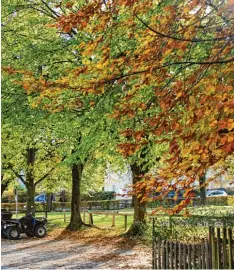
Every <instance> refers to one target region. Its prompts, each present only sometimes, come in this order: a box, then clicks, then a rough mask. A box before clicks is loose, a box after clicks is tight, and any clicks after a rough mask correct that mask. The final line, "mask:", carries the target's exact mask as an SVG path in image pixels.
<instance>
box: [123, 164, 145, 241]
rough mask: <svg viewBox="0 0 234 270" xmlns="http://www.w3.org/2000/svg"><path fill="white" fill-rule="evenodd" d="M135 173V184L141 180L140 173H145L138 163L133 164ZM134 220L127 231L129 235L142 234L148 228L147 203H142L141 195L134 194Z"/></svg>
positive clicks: (133, 172)
mask: <svg viewBox="0 0 234 270" xmlns="http://www.w3.org/2000/svg"><path fill="white" fill-rule="evenodd" d="M131 169H132V174H133V184H136V183H137V182H139V181H140V175H142V174H143V172H142V170H141V168H140V167H139V166H137V165H135V164H134V165H131ZM133 207H134V221H133V224H132V225H131V227H130V228H129V230H128V231H127V233H126V234H125V235H126V236H127V237H135V236H142V235H143V234H144V232H145V229H146V220H145V216H146V203H145V202H144V203H141V197H140V198H138V197H137V195H133Z"/></svg>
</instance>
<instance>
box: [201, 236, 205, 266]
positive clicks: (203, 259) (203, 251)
mask: <svg viewBox="0 0 234 270" xmlns="http://www.w3.org/2000/svg"><path fill="white" fill-rule="evenodd" d="M201 259H202V269H206V261H205V260H206V256H205V240H204V239H202V242H201Z"/></svg>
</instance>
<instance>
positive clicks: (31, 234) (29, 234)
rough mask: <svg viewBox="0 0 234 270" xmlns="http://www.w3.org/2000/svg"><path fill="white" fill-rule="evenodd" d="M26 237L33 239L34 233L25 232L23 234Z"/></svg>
mask: <svg viewBox="0 0 234 270" xmlns="http://www.w3.org/2000/svg"><path fill="white" fill-rule="evenodd" d="M25 234H26V235H27V236H28V237H34V236H35V233H34V232H26V233H25Z"/></svg>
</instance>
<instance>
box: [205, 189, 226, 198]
mask: <svg viewBox="0 0 234 270" xmlns="http://www.w3.org/2000/svg"><path fill="white" fill-rule="evenodd" d="M206 196H207V197H215V196H228V194H227V192H226V191H224V190H219V189H217V190H209V191H207V192H206Z"/></svg>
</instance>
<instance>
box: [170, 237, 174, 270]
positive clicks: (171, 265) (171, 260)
mask: <svg viewBox="0 0 234 270" xmlns="http://www.w3.org/2000/svg"><path fill="white" fill-rule="evenodd" d="M173 258H174V256H173V242H172V241H170V269H173Z"/></svg>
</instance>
